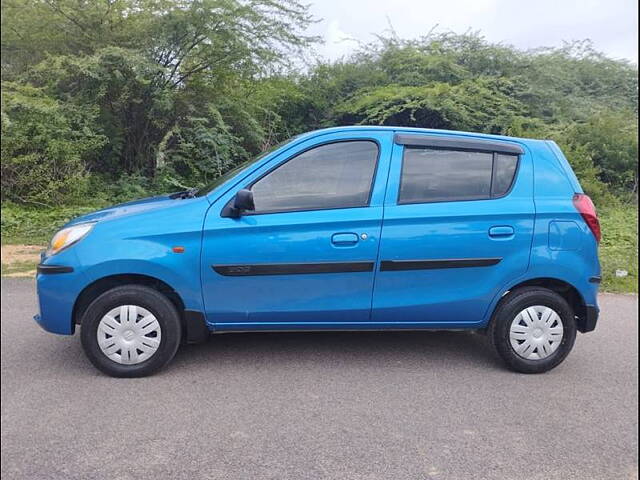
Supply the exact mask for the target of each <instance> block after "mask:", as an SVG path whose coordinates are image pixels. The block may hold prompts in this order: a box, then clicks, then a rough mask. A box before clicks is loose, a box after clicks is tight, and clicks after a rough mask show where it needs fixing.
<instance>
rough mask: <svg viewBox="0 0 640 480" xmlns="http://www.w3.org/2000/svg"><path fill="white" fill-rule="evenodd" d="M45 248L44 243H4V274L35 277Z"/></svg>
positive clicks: (6, 275)
mask: <svg viewBox="0 0 640 480" xmlns="http://www.w3.org/2000/svg"><path fill="white" fill-rule="evenodd" d="M44 248H45V247H43V246H42V245H2V275H3V276H5V277H33V276H34V275H35V274H36V265H37V264H38V262H39V261H40V252H41V251H42V250H43V249H44Z"/></svg>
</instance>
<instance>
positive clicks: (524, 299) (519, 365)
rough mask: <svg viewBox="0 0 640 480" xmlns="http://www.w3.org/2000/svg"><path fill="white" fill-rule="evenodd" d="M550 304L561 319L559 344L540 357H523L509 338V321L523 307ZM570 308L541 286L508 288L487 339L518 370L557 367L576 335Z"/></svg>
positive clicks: (507, 362) (543, 370)
mask: <svg viewBox="0 0 640 480" xmlns="http://www.w3.org/2000/svg"><path fill="white" fill-rule="evenodd" d="M534 305H541V306H545V307H550V308H552V309H553V310H555V311H556V313H557V314H558V315H559V316H560V319H561V320H562V326H563V337H562V340H561V341H560V345H559V346H558V348H557V349H556V350H555V351H554V352H553V353H551V354H550V355H549V356H548V357H546V358H543V359H535V360H531V359H526V358H523V357H521V356H520V355H518V354H517V353H516V351H515V350H514V349H513V347H512V346H511V341H510V339H509V334H510V328H511V322H512V321H513V320H514V319H515V318H516V316H517V315H518V314H519V313H520V312H521V311H522V310H524V309H525V308H527V307H531V306H534ZM576 331H577V329H576V321H575V316H574V313H573V309H572V308H571V306H570V305H569V304H568V303H567V301H566V300H565V299H564V298H562V297H561V296H560V295H558V294H557V293H555V292H553V291H551V290H548V289H546V288H542V287H525V288H521V289H518V290H514V291H513V292H510V293H509V294H508V295H507V296H506V297H505V298H503V299H502V300H501V301H500V303H499V304H498V307H497V308H496V310H495V312H494V314H493V319H492V320H491V325H490V327H489V332H488V334H489V339H490V340H491V343H492V344H493V346H494V348H495V349H496V351H497V352H498V355H500V357H501V358H502V359H503V360H504V362H505V363H506V364H507V366H508V367H509V368H510V369H512V370H514V371H516V372H520V373H544V372H548V371H549V370H551V369H552V368H555V367H557V366H558V365H559V364H560V363H562V361H563V360H564V359H565V358H566V357H567V355H568V354H569V352H570V351H571V349H572V348H573V344H574V342H575V339H576Z"/></svg>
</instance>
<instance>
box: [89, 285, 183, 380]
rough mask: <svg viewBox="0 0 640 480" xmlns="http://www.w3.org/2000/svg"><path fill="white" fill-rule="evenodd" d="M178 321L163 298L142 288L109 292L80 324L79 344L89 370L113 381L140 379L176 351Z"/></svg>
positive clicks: (91, 306)
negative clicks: (102, 374)
mask: <svg viewBox="0 0 640 480" xmlns="http://www.w3.org/2000/svg"><path fill="white" fill-rule="evenodd" d="M181 333H182V328H181V325H180V316H179V314H178V312H177V310H176V308H175V306H174V305H173V303H171V301H170V300H169V299H168V298H167V297H165V296H164V295H163V294H162V293H160V292H158V291H156V290H154V289H152V288H149V287H145V286H142V285H124V286H121V287H116V288H113V289H111V290H109V291H107V292H105V293H103V294H102V295H100V296H99V297H98V298H96V299H95V300H94V301H93V302H92V303H91V304H90V305H89V307H88V308H87V309H86V310H85V312H84V314H83V315H82V319H81V340H82V346H83V348H84V351H85V354H86V355H87V357H88V358H89V360H90V361H91V363H93V365H94V366H95V367H96V368H98V369H99V370H101V371H102V372H104V373H106V374H107V375H111V376H114V377H143V376H146V375H150V374H151V373H153V372H155V371H157V370H159V369H160V368H162V367H163V366H165V365H166V364H167V363H168V362H169V361H170V360H171V359H172V358H173V356H174V355H175V353H176V351H177V350H178V346H179V345H180V337H181Z"/></svg>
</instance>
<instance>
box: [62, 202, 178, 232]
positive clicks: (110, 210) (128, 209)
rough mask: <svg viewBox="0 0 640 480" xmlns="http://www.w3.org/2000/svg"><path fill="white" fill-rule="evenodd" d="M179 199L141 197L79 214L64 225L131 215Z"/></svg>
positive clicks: (162, 206) (160, 206) (165, 205)
mask: <svg viewBox="0 0 640 480" xmlns="http://www.w3.org/2000/svg"><path fill="white" fill-rule="evenodd" d="M180 201H181V200H180V199H175V198H171V197H170V195H158V196H156V197H148V198H142V199H140V200H134V201H131V202H126V203H120V204H118V205H113V206H111V207H107V208H103V209H101V210H97V211H95V212H91V213H87V214H85V215H81V216H79V217H76V218H74V219H73V220H71V221H70V222H69V223H67V225H66V226H70V225H75V224H77V223H85V222H100V221H103V220H107V219H112V218H116V217H122V216H124V215H131V214H136V213H141V212H145V211H148V210H155V209H158V208H165V207H167V206H169V205H174V204H175V202H180Z"/></svg>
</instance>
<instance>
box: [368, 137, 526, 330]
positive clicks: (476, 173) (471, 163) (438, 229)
mask: <svg viewBox="0 0 640 480" xmlns="http://www.w3.org/2000/svg"><path fill="white" fill-rule="evenodd" d="M532 169H533V166H532V161H531V156H530V154H528V153H527V151H526V150H525V149H524V148H523V147H522V146H520V145H519V144H517V143H515V142H501V141H497V140H489V139H479V138H473V137H463V136H451V135H447V136H443V135H419V134H398V135H397V136H396V138H395V146H394V151H393V159H392V163H391V167H390V173H389V187H388V189H387V198H386V202H385V212H384V219H383V227H382V239H381V245H380V271H379V272H378V273H377V277H376V282H375V291H374V298H373V311H372V320H373V321H376V322H392V323H395V324H400V323H407V324H416V323H417V324H420V323H424V324H425V326H427V325H431V326H438V325H442V326H443V327H455V326H459V327H464V326H471V325H473V324H478V323H481V322H482V321H483V319H484V318H485V316H486V314H487V310H488V307H489V305H490V304H491V302H492V300H493V299H494V298H495V297H496V295H497V293H498V292H499V291H500V290H501V289H502V288H504V287H505V286H506V285H507V284H508V283H509V282H510V281H513V280H514V279H516V278H518V277H519V276H520V275H522V274H524V273H525V271H526V269H527V267H528V263H529V254H530V248H531V241H532V234H533V220H534V214H535V207H534V202H533V180H532V179H533V172H532Z"/></svg>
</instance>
